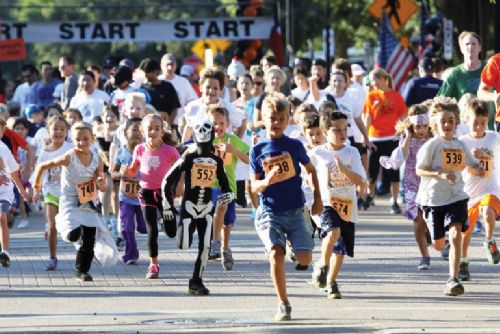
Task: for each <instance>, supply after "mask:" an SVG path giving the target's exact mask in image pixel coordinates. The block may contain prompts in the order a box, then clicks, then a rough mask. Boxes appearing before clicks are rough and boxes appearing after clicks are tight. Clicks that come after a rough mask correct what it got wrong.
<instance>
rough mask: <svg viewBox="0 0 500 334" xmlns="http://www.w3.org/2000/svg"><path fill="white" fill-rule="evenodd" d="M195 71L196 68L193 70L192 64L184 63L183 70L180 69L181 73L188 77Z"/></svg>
mask: <svg viewBox="0 0 500 334" xmlns="http://www.w3.org/2000/svg"><path fill="white" fill-rule="evenodd" d="M193 72H194V70H193V67H192V66H190V65H182V66H181V71H180V74H181V75H182V76H187V77H189V76H191V75H193Z"/></svg>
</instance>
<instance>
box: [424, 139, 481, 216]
mask: <svg viewBox="0 0 500 334" xmlns="http://www.w3.org/2000/svg"><path fill="white" fill-rule="evenodd" d="M445 149H459V150H461V152H462V154H461V156H462V158H463V163H464V165H465V166H474V165H476V164H478V162H477V160H475V159H474V157H473V156H472V153H471V152H470V150H469V149H468V148H467V147H466V146H465V144H464V142H462V141H461V140H458V139H456V138H453V139H452V140H445V139H442V138H439V137H434V138H431V139H429V140H428V141H427V142H426V143H425V144H424V145H423V146H422V147H421V148H420V150H419V151H418V153H417V166H416V168H417V169H418V168H422V169H424V168H430V169H431V170H440V171H444V169H443V168H442V161H446V159H447V158H449V159H450V160H449V161H453V160H455V161H456V159H457V156H456V155H454V154H452V155H450V156H448V154H447V152H445ZM448 171H450V170H449V169H448ZM454 173H455V175H456V176H457V178H456V181H455V183H454V184H452V183H450V181H448V180H445V179H443V178H440V177H436V176H421V177H420V186H419V188H418V193H417V198H416V202H417V204H419V205H425V206H443V205H448V204H451V203H455V202H458V201H461V200H464V199H467V198H468V197H469V196H468V195H467V194H466V193H465V191H464V181H463V179H462V173H461V172H459V171H455V172H454Z"/></svg>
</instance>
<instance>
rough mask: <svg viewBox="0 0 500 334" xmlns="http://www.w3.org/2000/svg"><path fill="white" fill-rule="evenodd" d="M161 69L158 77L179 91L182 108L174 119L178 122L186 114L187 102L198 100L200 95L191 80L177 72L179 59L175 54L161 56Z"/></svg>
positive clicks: (178, 95)
mask: <svg viewBox="0 0 500 334" xmlns="http://www.w3.org/2000/svg"><path fill="white" fill-rule="evenodd" d="M161 70H162V74H161V75H160V76H159V77H158V79H160V80H164V81H166V82H169V83H170V84H172V86H174V88H175V91H176V92H177V97H178V99H179V103H180V108H179V110H178V112H177V116H176V117H175V120H174V123H175V124H177V121H178V120H179V118H181V117H182V116H183V115H184V107H185V106H186V104H188V103H189V102H191V101H193V100H196V99H197V98H198V95H196V92H195V90H194V89H193V86H192V85H191V83H190V82H189V80H187V79H186V78H183V77H182V76H179V75H177V74H175V71H176V70H177V60H176V58H175V56H174V55H173V54H171V53H167V54H165V55H163V57H162V58H161Z"/></svg>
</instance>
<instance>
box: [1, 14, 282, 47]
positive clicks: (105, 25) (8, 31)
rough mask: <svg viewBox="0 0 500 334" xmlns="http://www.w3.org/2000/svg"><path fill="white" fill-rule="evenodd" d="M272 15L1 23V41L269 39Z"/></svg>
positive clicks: (91, 41)
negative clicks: (156, 19) (158, 19)
mask: <svg viewBox="0 0 500 334" xmlns="http://www.w3.org/2000/svg"><path fill="white" fill-rule="evenodd" d="M272 27H273V19H272V17H218V18H204V19H186V20H165V21H142V20H135V21H134V20H116V21H98V22H87V21H61V22H44V23H42V22H6V21H2V22H0V40H1V39H4V40H9V39H21V38H22V39H24V41H25V42H26V43H99V42H156V41H193V40H199V39H226V40H244V39H268V38H269V34H270V32H271V28H272Z"/></svg>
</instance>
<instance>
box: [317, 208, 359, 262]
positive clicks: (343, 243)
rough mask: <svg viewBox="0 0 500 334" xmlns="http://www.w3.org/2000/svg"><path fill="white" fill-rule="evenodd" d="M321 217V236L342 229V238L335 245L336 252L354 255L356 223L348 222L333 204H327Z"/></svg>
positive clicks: (334, 250)
mask: <svg viewBox="0 0 500 334" xmlns="http://www.w3.org/2000/svg"><path fill="white" fill-rule="evenodd" d="M319 217H320V219H321V234H320V238H322V239H323V238H324V237H326V235H327V234H328V233H329V232H330V231H332V230H334V229H336V228H339V229H340V238H339V239H338V240H337V242H336V243H335V245H333V252H334V253H335V254H341V255H349V256H350V257H353V256H354V230H355V229H354V223H352V222H346V221H344V220H342V218H340V216H339V214H338V213H337V211H335V210H334V209H333V208H332V207H331V206H325V208H324V210H323V213H322V214H321V215H320V216H319Z"/></svg>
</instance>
